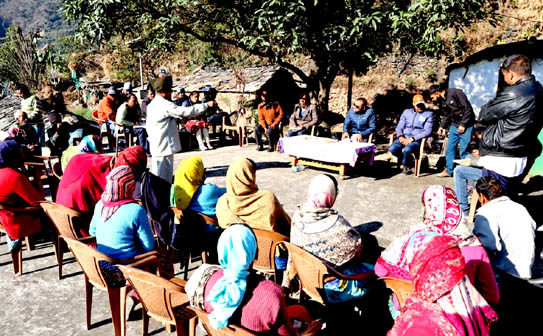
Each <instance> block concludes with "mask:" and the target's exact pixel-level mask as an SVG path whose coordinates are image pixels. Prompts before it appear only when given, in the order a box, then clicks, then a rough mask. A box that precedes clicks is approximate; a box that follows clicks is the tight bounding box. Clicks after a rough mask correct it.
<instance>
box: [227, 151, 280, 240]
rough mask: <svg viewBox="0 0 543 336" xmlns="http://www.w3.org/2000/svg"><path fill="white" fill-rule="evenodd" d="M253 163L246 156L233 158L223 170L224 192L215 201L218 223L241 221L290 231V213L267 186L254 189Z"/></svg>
mask: <svg viewBox="0 0 543 336" xmlns="http://www.w3.org/2000/svg"><path fill="white" fill-rule="evenodd" d="M255 181H256V165H255V163H254V162H253V161H252V160H249V159H247V158H238V159H235V160H234V161H233V162H232V163H231V164H230V167H228V171H227V172H226V194H224V195H223V196H221V198H219V201H218V202H217V219H218V220H219V226H220V227H222V228H227V227H228V226H229V225H230V224H234V223H244V224H247V225H248V226H250V227H252V228H255V229H262V230H268V231H275V232H279V233H281V234H283V235H285V236H289V235H290V217H289V216H288V215H287V214H286V213H285V211H284V210H283V208H282V207H281V204H280V203H279V201H278V200H277V198H276V197H275V195H274V194H273V192H271V191H269V190H258V186H257V185H256V182H255Z"/></svg>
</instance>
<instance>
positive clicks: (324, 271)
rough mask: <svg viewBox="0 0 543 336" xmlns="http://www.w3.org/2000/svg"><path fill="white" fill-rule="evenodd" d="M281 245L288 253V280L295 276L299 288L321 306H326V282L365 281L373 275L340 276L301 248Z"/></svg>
mask: <svg viewBox="0 0 543 336" xmlns="http://www.w3.org/2000/svg"><path fill="white" fill-rule="evenodd" d="M281 244H284V245H285V246H286V247H287V249H288V253H289V258H290V269H289V280H292V279H294V277H295V276H296V275H297V276H298V279H299V281H300V288H301V289H302V290H303V292H305V293H306V294H307V295H309V297H311V298H312V299H313V300H315V301H317V302H319V303H320V304H322V305H326V304H328V301H327V299H326V294H325V292H324V284H325V283H326V282H328V281H331V280H334V279H337V278H339V279H343V280H365V279H368V278H369V277H371V276H372V275H373V274H374V273H373V271H370V272H366V273H361V274H357V275H346V274H342V273H340V272H339V271H337V270H336V269H334V268H333V267H331V266H329V265H327V264H325V262H324V261H322V260H321V259H319V258H317V257H315V256H314V255H312V254H311V253H309V252H307V251H305V250H304V249H302V248H301V247H298V246H296V245H294V244H291V243H289V242H283V243H281ZM300 298H301V295H300Z"/></svg>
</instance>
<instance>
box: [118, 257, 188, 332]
mask: <svg viewBox="0 0 543 336" xmlns="http://www.w3.org/2000/svg"><path fill="white" fill-rule="evenodd" d="M119 268H120V269H121V270H122V272H123V274H124V276H125V277H126V279H127V280H128V282H129V283H130V285H131V286H132V288H134V290H135V291H136V293H137V294H138V297H139V299H140V302H141V305H142V317H143V318H142V326H143V332H142V335H144V336H146V335H148V331H149V316H151V317H153V318H155V319H157V320H159V321H160V322H162V323H164V324H166V326H167V328H166V329H169V328H168V327H169V326H171V325H174V326H175V328H176V330H177V335H186V334H187V330H188V334H189V335H190V336H193V335H194V334H195V329H196V313H195V312H194V311H193V310H192V309H190V308H189V298H188V296H187V294H186V293H185V290H184V282H182V281H181V280H178V279H175V278H174V279H172V281H169V280H166V279H163V278H161V277H159V276H156V275H154V274H152V273H149V272H145V271H142V270H139V269H136V268H134V267H130V266H119ZM187 321H188V322H189V323H188V325H187ZM168 332H169V330H168Z"/></svg>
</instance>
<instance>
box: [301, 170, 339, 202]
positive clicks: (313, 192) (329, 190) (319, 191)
mask: <svg viewBox="0 0 543 336" xmlns="http://www.w3.org/2000/svg"><path fill="white" fill-rule="evenodd" d="M336 192H337V190H336V184H335V183H334V181H333V180H332V179H331V178H330V177H328V176H326V175H317V176H315V177H314V178H313V180H312V181H311V184H310V185H309V192H308V194H307V205H309V206H312V207H315V208H331V207H332V206H334V203H335V201H336Z"/></svg>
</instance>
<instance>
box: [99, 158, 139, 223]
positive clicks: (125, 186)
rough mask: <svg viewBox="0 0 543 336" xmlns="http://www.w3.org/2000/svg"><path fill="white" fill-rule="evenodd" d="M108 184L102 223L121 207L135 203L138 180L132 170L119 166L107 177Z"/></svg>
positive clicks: (103, 195) (103, 199)
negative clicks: (134, 196)
mask: <svg viewBox="0 0 543 336" xmlns="http://www.w3.org/2000/svg"><path fill="white" fill-rule="evenodd" d="M106 180H107V184H106V188H105V189H104V193H103V194H102V204H103V205H104V207H103V208H102V221H104V222H106V221H107V220H108V219H109V218H110V217H111V216H112V215H113V214H114V213H115V211H117V210H118V209H119V208H120V206H121V205H123V204H127V203H132V202H135V200H134V198H133V195H134V190H135V189H136V180H135V178H134V173H133V172H132V169H130V167H128V166H119V167H116V168H113V170H112V171H111V172H110V173H109V175H108V176H107V177H106Z"/></svg>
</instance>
